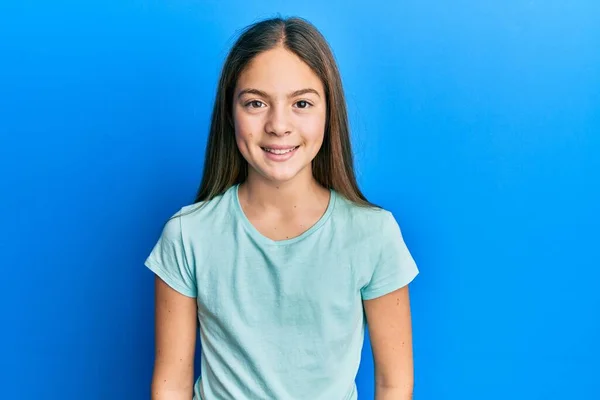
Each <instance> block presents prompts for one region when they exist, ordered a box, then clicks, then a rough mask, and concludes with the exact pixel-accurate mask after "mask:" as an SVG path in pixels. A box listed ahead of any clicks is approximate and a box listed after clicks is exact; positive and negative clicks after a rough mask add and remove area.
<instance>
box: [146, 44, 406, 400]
mask: <svg viewBox="0 0 600 400" xmlns="http://www.w3.org/2000/svg"><path fill="white" fill-rule="evenodd" d="M326 111H327V110H326V101H325V93H324V89H323V84H322V82H321V81H320V79H319V78H318V76H317V75H316V74H314V72H313V71H312V70H311V69H310V68H309V67H308V66H307V65H306V64H305V63H304V62H303V61H302V60H301V59H300V58H298V57H297V56H296V55H294V54H293V53H291V52H289V51H288V50H286V49H284V48H283V47H277V48H275V49H272V50H269V51H267V52H264V53H261V54H259V55H258V56H257V57H256V58H255V59H254V60H253V61H252V62H251V63H250V64H249V65H248V67H247V68H246V69H245V70H244V71H243V72H242V74H241V75H240V77H239V79H238V82H237V85H236V88H235V91H234V99H233V110H232V113H233V119H234V125H235V135H236V142H237V146H238V149H239V150H240V152H241V153H242V155H243V156H244V158H245V159H246V161H247V162H248V164H249V169H248V179H247V180H246V182H244V183H243V184H242V185H240V188H239V199H240V203H241V205H242V209H243V211H244V214H245V215H246V217H247V218H248V219H249V220H250V222H251V223H252V224H253V225H254V227H255V228H256V229H257V230H258V231H259V232H260V233H261V234H262V235H264V236H265V237H268V238H270V239H272V240H285V239H290V238H293V237H296V236H298V235H300V234H302V233H303V232H304V231H306V230H307V229H309V228H310V227H311V226H312V225H314V224H315V223H316V222H317V221H318V220H319V218H320V217H321V216H322V215H323V213H324V212H325V210H326V208H327V205H328V203H329V196H330V194H329V190H328V189H326V188H323V187H321V186H320V185H319V184H318V183H317V182H316V180H315V179H314V178H313V176H312V167H311V161H312V160H313V158H314V157H315V156H316V155H317V153H318V151H319V149H320V147H321V145H322V143H323V136H324V132H325V121H326ZM277 145H281V146H299V147H298V149H297V150H295V153H294V155H293V156H292V157H291V158H290V159H289V160H287V161H283V162H281V161H273V160H271V159H269V157H268V155H267V154H266V152H265V150H263V148H264V147H269V146H277ZM155 307H156V328H155V329H156V361H155V368H154V374H153V380H152V399H153V400H183V399H185V400H189V399H190V398H191V397H192V388H193V361H194V353H195V345H196V328H197V325H196V324H197V322H196V318H197V308H196V307H197V305H196V301H195V299H192V298H189V297H186V296H184V295H182V294H180V293H178V292H176V291H175V290H173V289H172V288H170V287H169V286H168V285H166V284H165V283H164V282H163V281H161V280H160V278H158V277H157V278H156V306H155ZM364 308H365V313H366V316H367V321H368V324H369V332H370V337H371V346H372V349H373V356H374V362H375V374H376V376H375V380H376V400H408V399H411V398H412V387H413V361H412V337H411V336H412V334H411V321H410V306H409V297H408V288H407V287H404V288H402V289H399V290H397V291H395V292H393V293H390V294H387V295H385V296H382V297H379V298H377V299H372V300H368V301H364Z"/></svg>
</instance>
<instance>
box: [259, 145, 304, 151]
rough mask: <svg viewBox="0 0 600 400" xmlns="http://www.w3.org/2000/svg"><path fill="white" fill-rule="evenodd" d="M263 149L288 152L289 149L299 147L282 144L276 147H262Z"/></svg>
mask: <svg viewBox="0 0 600 400" xmlns="http://www.w3.org/2000/svg"><path fill="white" fill-rule="evenodd" d="M260 147H261V148H263V149H273V150H288V149H293V148H294V147H298V146H297V145H287V146H284V145H280V144H274V145H272V146H271V145H265V146H260Z"/></svg>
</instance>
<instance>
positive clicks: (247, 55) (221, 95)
mask: <svg viewBox="0 0 600 400" xmlns="http://www.w3.org/2000/svg"><path fill="white" fill-rule="evenodd" d="M276 46H283V47H284V48H286V49H287V50H289V51H291V52H293V53H294V54H296V55H297V56H298V57H300V59H302V60H303V61H304V62H305V63H306V64H307V65H308V66H309V67H310V68H311V69H312V70H313V71H314V72H315V74H316V75H317V76H318V77H319V78H320V79H321V81H322V82H323V87H324V89H325V97H326V104H327V116H326V123H325V135H324V139H323V144H322V146H321V149H320V150H319V152H318V153H317V155H316V157H315V158H314V160H313V161H312V170H313V176H314V177H315V179H316V180H317V182H319V183H320V184H321V185H322V186H324V187H326V188H328V189H334V190H335V191H336V192H338V193H340V194H341V195H343V196H344V197H346V198H347V199H348V200H350V201H352V202H354V203H356V204H358V205H363V206H374V205H373V204H371V203H370V202H368V201H367V199H366V198H365V196H364V195H363V194H362V192H361V191H360V189H359V188H358V184H357V182H356V177H355V174H354V166H353V155H352V149H351V144H350V135H349V128H348V115H347V111H346V100H345V98H344V91H343V88H342V82H341V78H340V73H339V71H338V68H337V65H336V62H335V59H334V56H333V54H332V52H331V49H330V48H329V45H328V44H327V41H326V40H325V38H324V37H323V36H322V35H321V33H320V32H319V31H318V30H317V29H316V28H315V27H314V26H313V25H312V24H311V23H310V22H308V21H306V20H305V19H302V18H299V17H292V18H286V19H283V18H279V17H278V18H271V19H266V20H263V21H260V22H257V23H254V24H252V25H250V26H248V27H247V28H245V29H244V30H243V31H242V34H241V35H240V37H239V38H238V39H237V41H236V42H235V44H234V45H233V47H232V49H231V50H230V52H229V55H228V56H227V58H226V60H225V63H224V65H223V69H222V72H221V77H220V80H219V84H218V88H217V94H216V98H215V103H214V108H213V112H212V121H211V126H210V133H209V137H208V144H207V148H206V156H205V160H204V171H203V177H202V182H201V184H200V187H199V189H198V192H197V194H196V199H195V201H194V203H198V202H203V201H207V200H210V199H212V198H213V197H215V196H218V195H220V194H222V193H224V192H225V191H226V190H227V189H228V188H229V187H231V186H232V185H234V184H237V183H242V182H243V181H244V180H245V179H246V177H247V175H248V163H247V162H246V160H245V159H244V158H243V156H242V154H241V153H240V151H239V149H238V147H237V144H236V141H235V132H234V126H233V118H232V107H233V94H234V93H233V92H234V89H235V86H236V84H237V80H238V77H239V75H240V74H241V72H242V71H243V70H244V68H245V67H246V66H247V65H248V64H249V63H250V61H252V59H253V58H254V57H255V56H257V55H258V54H260V53H262V52H264V51H267V50H270V49H272V48H274V47H276Z"/></svg>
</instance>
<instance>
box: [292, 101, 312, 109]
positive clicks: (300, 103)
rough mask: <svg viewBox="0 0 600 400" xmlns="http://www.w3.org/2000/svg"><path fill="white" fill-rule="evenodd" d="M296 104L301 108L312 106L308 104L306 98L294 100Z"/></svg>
mask: <svg viewBox="0 0 600 400" xmlns="http://www.w3.org/2000/svg"><path fill="white" fill-rule="evenodd" d="M296 104H297V105H298V108H302V109H304V108H309V107H312V104H310V103H309V102H308V101H306V100H300V101H298V102H296Z"/></svg>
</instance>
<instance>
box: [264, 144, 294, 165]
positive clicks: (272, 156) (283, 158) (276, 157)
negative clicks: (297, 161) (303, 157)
mask: <svg viewBox="0 0 600 400" xmlns="http://www.w3.org/2000/svg"><path fill="white" fill-rule="evenodd" d="M265 148H267V149H273V150H289V149H294V150H292V151H288V152H287V153H284V154H275V153H270V152H268V151H266V150H265ZM299 148H300V146H261V150H262V151H263V154H264V155H265V157H266V158H267V159H269V160H271V161H277V162H282V161H287V160H289V159H290V158H292V157H293V156H294V154H296V152H297V151H298V149H299Z"/></svg>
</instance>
